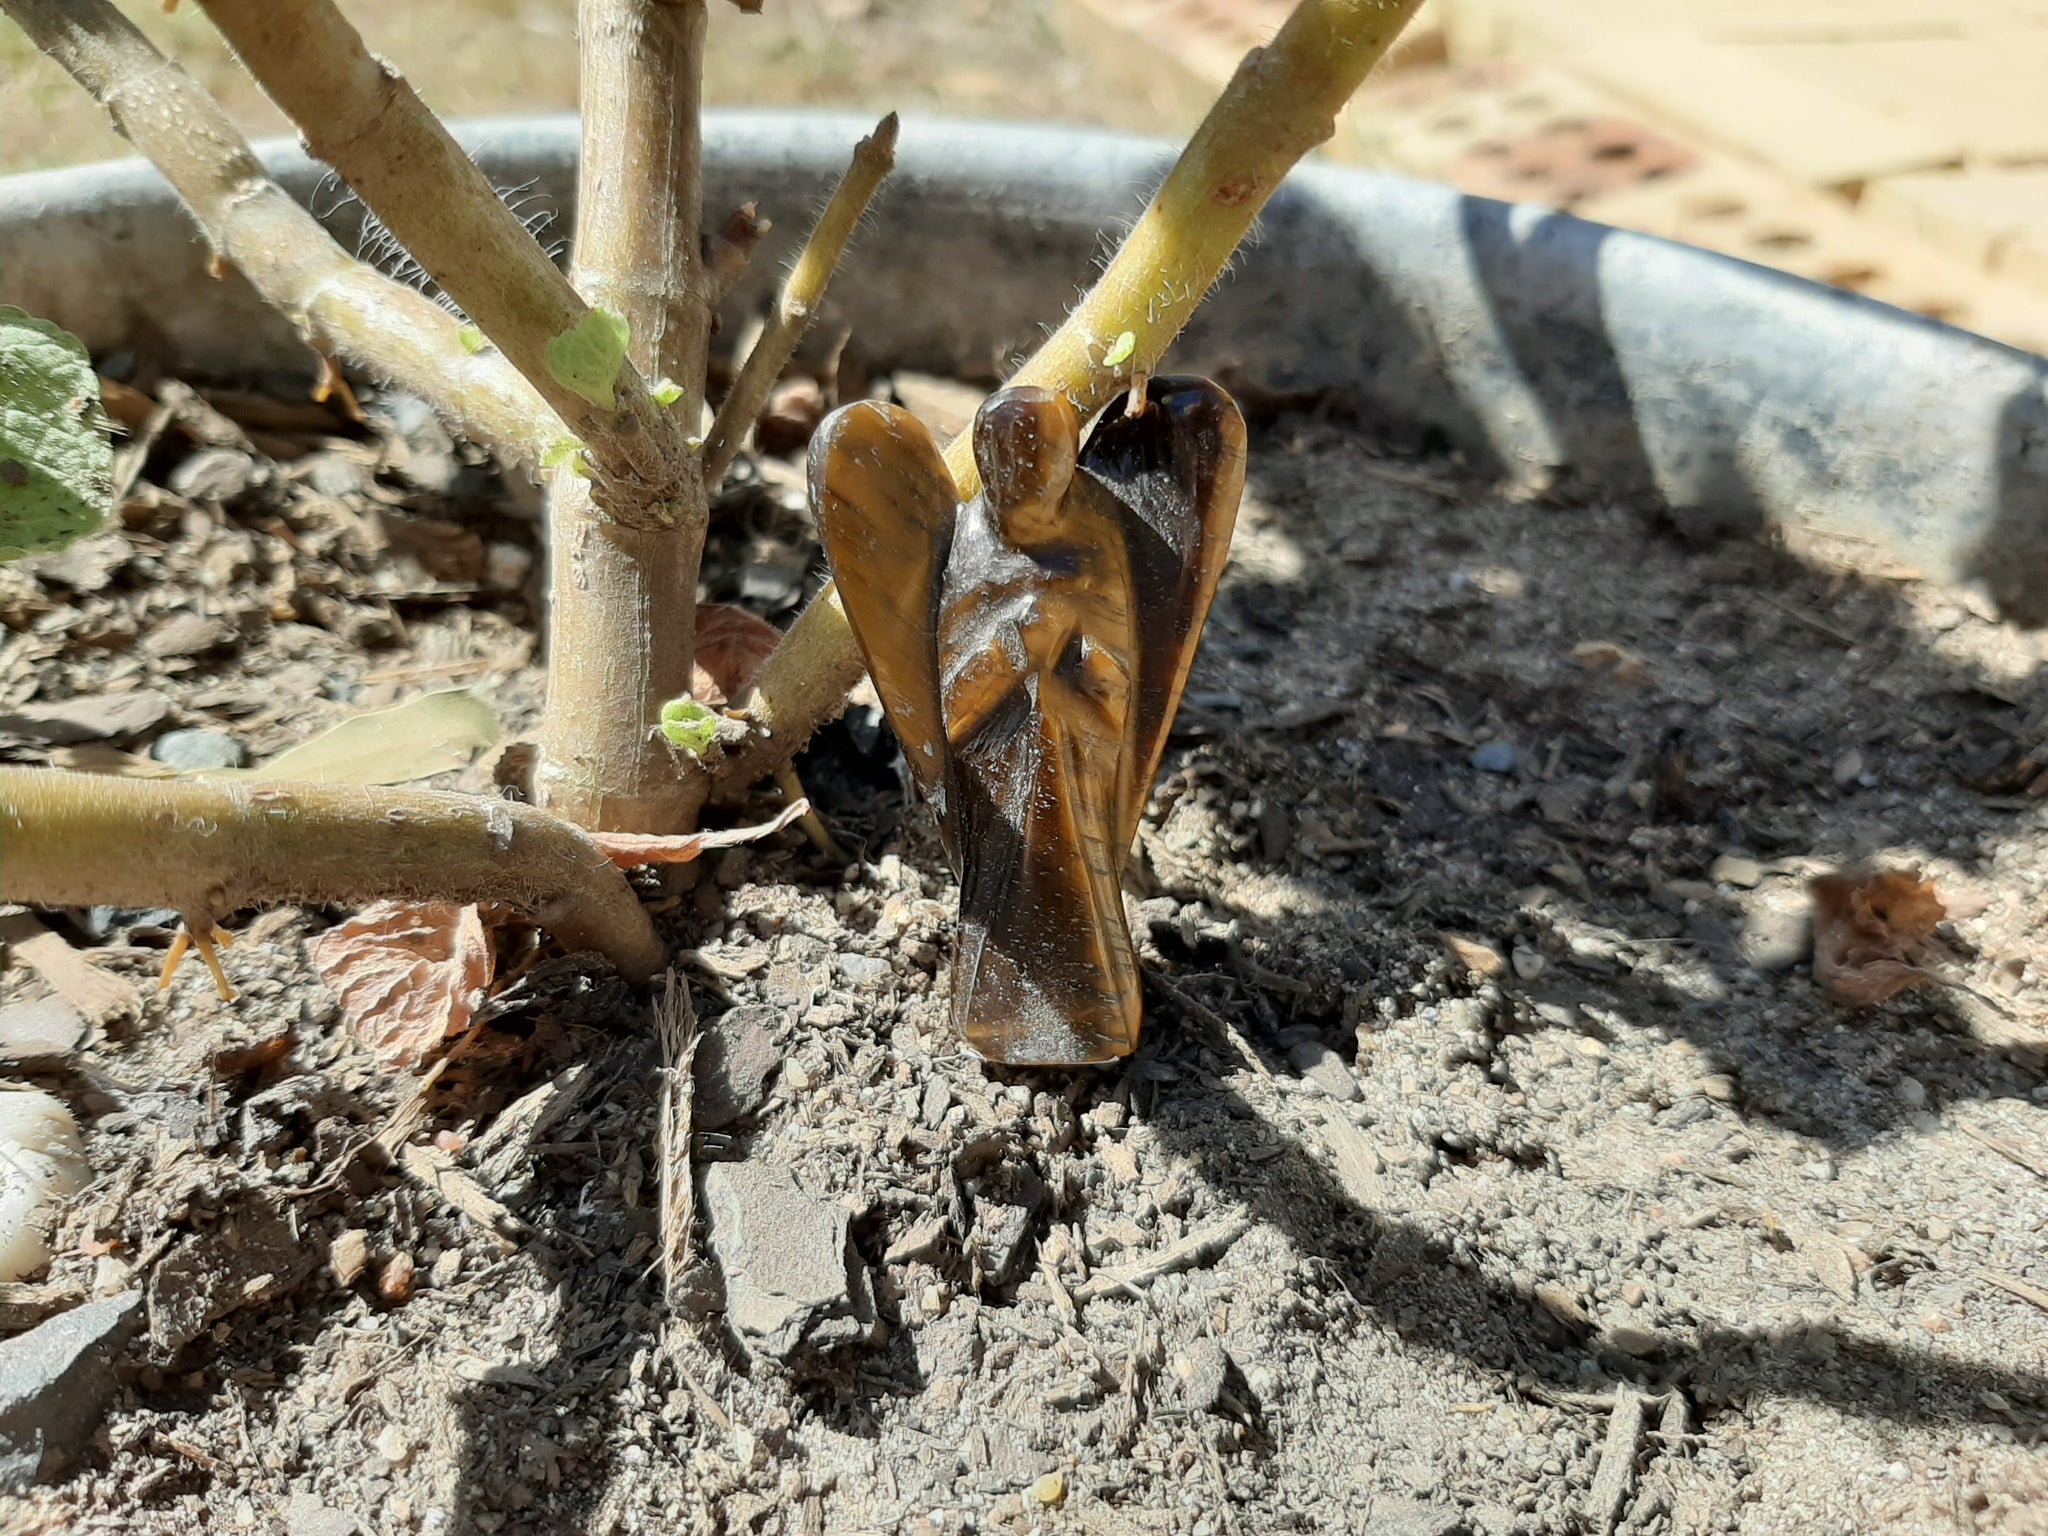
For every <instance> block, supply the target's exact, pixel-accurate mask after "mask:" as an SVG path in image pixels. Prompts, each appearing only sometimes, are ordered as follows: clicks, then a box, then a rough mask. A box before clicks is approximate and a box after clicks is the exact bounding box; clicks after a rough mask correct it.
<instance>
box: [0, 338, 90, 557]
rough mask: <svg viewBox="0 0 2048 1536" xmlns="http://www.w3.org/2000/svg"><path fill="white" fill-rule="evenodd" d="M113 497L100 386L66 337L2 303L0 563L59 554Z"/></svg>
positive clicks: (77, 345)
mask: <svg viewBox="0 0 2048 1536" xmlns="http://www.w3.org/2000/svg"><path fill="white" fill-rule="evenodd" d="M113 499H114V448H113V444H112V442H111V441H110V439H109V437H108V427H107V422H106V416H105V413H104V412H102V411H101V409H100V381H99V377H98V375H96V374H95V373H94V372H93V371H92V359H91V358H90V357H89V356H88V355H87V354H86V350H85V344H84V343H83V342H81V341H80V340H79V339H78V338H77V337H76V336H73V335H72V334H71V333H70V332H69V331H66V330H61V329H59V328H58V327H57V326H54V325H52V324H51V323H50V322H49V321H47V320H38V319H36V318H34V317H33V316H31V315H28V314H26V313H24V312H23V311H21V310H18V309H16V308H14V307H13V306H12V305H0V560H15V559H19V558H20V557H21V556H23V555H27V554H33V553H35V552H36V551H37V550H43V549H62V548H63V547H64V546H65V545H66V544H69V543H70V542H71V541H72V540H73V539H76V538H79V537H81V536H83V535H85V534H88V533H91V532H92V531H93V530H94V529H95V528H97V527H99V525H100V523H101V522H102V521H103V520H104V519H105V518H106V515H107V512H108V510H109V508H110V507H111V506H112V504H113Z"/></svg>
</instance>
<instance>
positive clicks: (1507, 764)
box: [1471, 741, 1515, 773]
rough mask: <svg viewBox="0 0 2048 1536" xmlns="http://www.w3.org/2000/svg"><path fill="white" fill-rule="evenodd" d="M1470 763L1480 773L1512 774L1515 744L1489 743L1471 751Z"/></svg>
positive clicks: (1503, 742) (1506, 742) (1509, 742)
mask: <svg viewBox="0 0 2048 1536" xmlns="http://www.w3.org/2000/svg"><path fill="white" fill-rule="evenodd" d="M1471 763H1472V766H1473V767H1474V768H1477V769H1478V770H1479V771H1480V772H1481V773H1513V772H1514V771H1515V744H1514V743H1513V742H1511V741H1489V742H1487V743H1486V744H1485V745H1483V746H1480V747H1475V748H1473V750H1472V757H1471Z"/></svg>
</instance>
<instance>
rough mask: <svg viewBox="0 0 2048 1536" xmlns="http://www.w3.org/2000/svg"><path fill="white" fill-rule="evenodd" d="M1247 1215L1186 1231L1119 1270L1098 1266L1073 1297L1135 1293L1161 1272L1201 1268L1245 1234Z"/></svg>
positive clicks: (1078, 1299) (1085, 1299)
mask: <svg viewBox="0 0 2048 1536" xmlns="http://www.w3.org/2000/svg"><path fill="white" fill-rule="evenodd" d="M1251 1229H1252V1221H1251V1218H1250V1217H1249V1216H1232V1217H1230V1218H1229V1219H1227V1220H1225V1221H1219V1222H1217V1223H1215V1224H1214V1225H1213V1226H1207V1227H1202V1228H1200V1229H1198V1230H1196V1231H1193V1232H1190V1233H1189V1234H1188V1235H1187V1236H1186V1237H1184V1238H1182V1239H1181V1240H1180V1241H1179V1242H1177V1243H1172V1244H1169V1245H1168V1246H1166V1247H1164V1248H1162V1249H1160V1250H1159V1251H1158V1252H1157V1253H1153V1254H1148V1255H1147V1256H1146V1257H1145V1258H1144V1259H1143V1260H1141V1261H1140V1262H1139V1263H1136V1264H1133V1265H1130V1266H1128V1267H1126V1268H1123V1269H1101V1270H1097V1271H1096V1272H1095V1273H1094V1274H1092V1275H1090V1276H1089V1277H1088V1278H1087V1279H1086V1280H1084V1281H1082V1282H1081V1283H1080V1284H1079V1285H1078V1286H1076V1287H1075V1288H1074V1300H1075V1301H1076V1302H1079V1303H1082V1304H1083V1305H1085V1304H1086V1303H1088V1302H1091V1301H1100V1300H1101V1299H1102V1298H1103V1297H1105V1296H1111V1295H1114V1294H1115V1293H1116V1292H1118V1291H1125V1290H1128V1291H1132V1292H1136V1291H1138V1290H1140V1289H1142V1288H1143V1287H1145V1286H1148V1285H1150V1284H1151V1283H1152V1282H1153V1281H1154V1280H1157V1279H1158V1278H1159V1277H1160V1276H1161V1275H1177V1274H1179V1273H1180V1272H1181V1271H1182V1270H1184V1269H1203V1268H1206V1267H1207V1266H1209V1265H1211V1264H1214V1263H1215V1262H1216V1261H1217V1260H1218V1259H1220V1258H1222V1257H1223V1255H1224V1254H1226V1253H1228V1252H1229V1251H1230V1248H1231V1245H1232V1244H1234V1243H1235V1242H1236V1241H1237V1240H1238V1239H1239V1238H1240V1237H1243V1236H1244V1235H1245V1233H1247V1232H1249V1231H1251Z"/></svg>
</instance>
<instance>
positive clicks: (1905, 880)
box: [1809, 869, 1947, 1008]
mask: <svg viewBox="0 0 2048 1536" xmlns="http://www.w3.org/2000/svg"><path fill="white" fill-rule="evenodd" d="M1809 889H1810V890H1811V891H1812V893H1813V975H1814V979H1815V980H1816V981H1818V982H1819V983H1820V984H1821V985H1822V986H1824V987H1826V988H1827V990H1828V994H1829V995H1830V996H1831V997H1833V998H1834V1000H1835V1001H1836V1002H1838V1003H1842V1004H1845V1005H1847V1006H1848V1007H1851V1008H1862V1007H1867V1006H1869V1005H1870V1004H1872V1003H1881V1002H1883V1001H1884V1000H1885V999H1886V998H1888V997H1895V996H1897V995H1898V994H1899V993H1901V992H1904V991H1905V990H1906V989H1907V988H1909V987H1917V986H1923V985H1925V984H1927V983H1929V982H1939V981H1940V980H1941V978H1940V977H1939V976H1937V975H1935V974H1934V973H1933V972H1931V971H1929V970H1928V969H1927V965H1928V963H1929V962H1930V961H1934V960H1939V959H1941V958H1942V957H1943V956H1944V955H1945V954H1946V953H1947V951H1945V950H1944V949H1943V948H1942V946H1941V943H1940V941H1939V940H1938V939H1936V938H1935V936H1934V928H1935V925H1936V924H1937V923H1939V922H1940V921H1941V920H1942V918H1943V917H1945V916H1946V915H1947V913H1946V910H1945V909H1944V908H1943V906H1942V904H1941V898H1940V897H1939V896H1937V895H1935V894H1934V883H1933V882H1932V881H1930V880H1922V879H1921V878H1920V872H1919V871H1918V870H1897V869H1884V870H1867V869H1866V870H1848V871H1846V872H1844V873H1842V874H1839V875H1822V876H1821V877H1819V878H1818V879H1816V880H1814V881H1813V882H1812V883H1811V885H1810V887H1809Z"/></svg>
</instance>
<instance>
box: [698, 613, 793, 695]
mask: <svg viewBox="0 0 2048 1536" xmlns="http://www.w3.org/2000/svg"><path fill="white" fill-rule="evenodd" d="M781 643H782V631H781V630H779V629H777V628H776V627H775V626H774V625H773V624H770V623H769V622H768V621H767V620H766V619H764V618H761V617H759V616H758V615H756V614H752V613H749V612H748V611H747V610H746V609H744V608H736V607H734V606H733V605H732V604H730V603H703V604H700V605H699V606H698V609H697V661H696V665H695V667H694V668H693V669H692V672H691V677H690V696H691V697H692V698H694V699H695V700H696V701H697V702H698V703H699V704H709V705H710V706H711V707H712V708H713V709H716V708H718V707H719V706H720V705H721V704H728V703H730V702H732V700H734V699H736V698H738V697H739V696H740V695H741V694H742V693H744V692H745V691H746V688H747V685H748V684H749V683H751V682H753V680H754V674H755V673H756V672H758V671H760V670H761V663H762V662H764V661H766V660H767V659H768V657H769V656H770V654H771V653H773V651H774V650H775V647H776V646H778V645H780V644H781Z"/></svg>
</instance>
